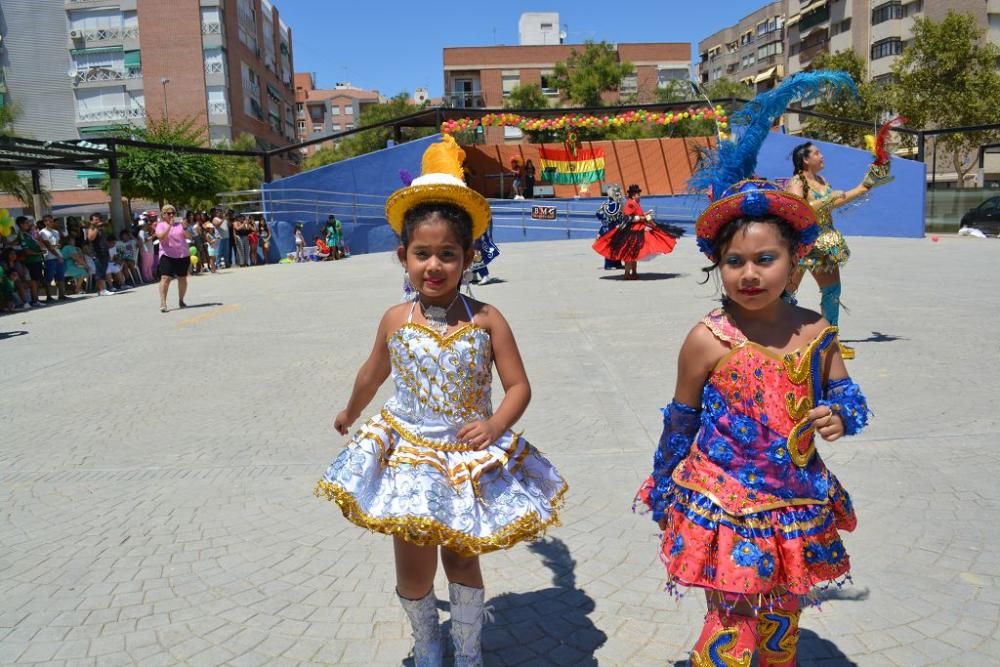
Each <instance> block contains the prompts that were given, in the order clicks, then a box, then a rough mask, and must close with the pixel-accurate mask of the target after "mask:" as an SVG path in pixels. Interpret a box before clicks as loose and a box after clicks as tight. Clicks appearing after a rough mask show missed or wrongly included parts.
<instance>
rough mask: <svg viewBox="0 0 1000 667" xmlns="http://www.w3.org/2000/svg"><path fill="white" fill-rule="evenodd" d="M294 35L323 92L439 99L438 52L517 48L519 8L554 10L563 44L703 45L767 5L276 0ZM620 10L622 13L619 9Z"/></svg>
mask: <svg viewBox="0 0 1000 667" xmlns="http://www.w3.org/2000/svg"><path fill="white" fill-rule="evenodd" d="M275 4H276V5H277V7H278V12H279V13H280V15H281V17H282V19H283V20H284V21H285V23H286V24H288V25H289V26H290V27H291V29H292V43H293V47H292V48H293V58H294V61H295V71H296V72H313V73H315V74H316V83H317V86H318V87H320V88H332V87H333V85H334V84H335V83H336V82H338V81H350V82H351V83H353V84H354V85H355V86H356V87H358V88H365V89H375V90H378V91H379V92H380V93H382V94H383V95H386V96H392V95H395V94H396V93H399V92H402V91H406V92H409V93H412V92H413V89H414V88H417V87H425V88H428V89H429V90H430V94H431V95H432V96H435V97H436V96H440V95H441V94H442V88H443V86H444V74H443V64H442V49H444V48H445V47H447V46H491V45H494V44H508V45H516V44H517V43H518V31H517V22H518V19H519V18H520V16H521V14H522V13H523V12H538V11H557V12H559V21H560V23H562V24H563V30H565V31H566V33H567V38H566V43H567V44H580V43H583V42H584V41H585V40H588V39H592V40H594V41H601V40H605V41H608V42H691V45H692V61H693V62H696V61H695V60H694V59H695V58H696V57H697V55H696V54H695V53H694V51H696V50H697V47H698V42H699V41H700V40H702V39H705V38H706V37H708V36H709V35H711V34H712V33H714V32H716V31H718V30H721V29H722V28H725V27H727V26H730V25H733V24H735V23H737V22H738V21H739V20H740V19H741V18H743V17H744V16H746V15H748V14H751V13H752V12H754V11H755V10H757V9H759V8H760V7H763V6H765V5H766V4H768V0H660V1H659V2H655V1H654V2H647V1H645V0H643V1H639V0H631V1H629V2H621V1H620V0H619V1H616V0H611V1H610V2H609V1H608V0H604V1H603V2H596V1H594V0H575V1H574V2H571V3H569V2H564V3H552V2H549V3H538V2H521V1H520V0H505V1H494V2H483V1H482V0H472V1H471V2H468V1H466V2H462V1H461V0H459V1H455V0H453V1H452V2H439V1H436V0H435V1H434V2H428V1H425V2H401V1H395V2H387V1H386V0H368V1H367V2H365V1H361V2H358V1H356V0H275ZM616 10H618V11H616Z"/></svg>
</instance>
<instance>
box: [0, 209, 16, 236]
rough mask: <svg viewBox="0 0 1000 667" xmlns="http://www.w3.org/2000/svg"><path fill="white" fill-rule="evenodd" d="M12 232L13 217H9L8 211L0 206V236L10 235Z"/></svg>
mask: <svg viewBox="0 0 1000 667" xmlns="http://www.w3.org/2000/svg"><path fill="white" fill-rule="evenodd" d="M13 233H14V218H12V217H10V211H8V210H7V209H5V208H0V236H10V235H11V234H13Z"/></svg>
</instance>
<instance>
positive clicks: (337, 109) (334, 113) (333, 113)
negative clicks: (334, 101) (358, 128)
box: [330, 106, 340, 116]
mask: <svg viewBox="0 0 1000 667" xmlns="http://www.w3.org/2000/svg"><path fill="white" fill-rule="evenodd" d="M330 115H331V116H339V115H340V107H338V106H332V107H330Z"/></svg>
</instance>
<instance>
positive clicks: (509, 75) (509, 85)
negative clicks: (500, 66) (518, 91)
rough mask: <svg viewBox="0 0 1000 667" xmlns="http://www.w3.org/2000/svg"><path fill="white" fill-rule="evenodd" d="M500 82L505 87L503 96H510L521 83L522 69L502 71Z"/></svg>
mask: <svg viewBox="0 0 1000 667" xmlns="http://www.w3.org/2000/svg"><path fill="white" fill-rule="evenodd" d="M500 84H501V86H502V87H503V96H504V97H507V96H509V95H510V94H511V92H512V91H513V90H514V89H515V88H517V87H518V86H519V85H521V72H520V70H507V71H503V72H501V73H500Z"/></svg>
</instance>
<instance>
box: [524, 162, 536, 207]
mask: <svg viewBox="0 0 1000 667" xmlns="http://www.w3.org/2000/svg"><path fill="white" fill-rule="evenodd" d="M534 196H535V163H534V162H532V161H531V160H528V161H527V162H525V163H524V198H525V199H533V198H534Z"/></svg>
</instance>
